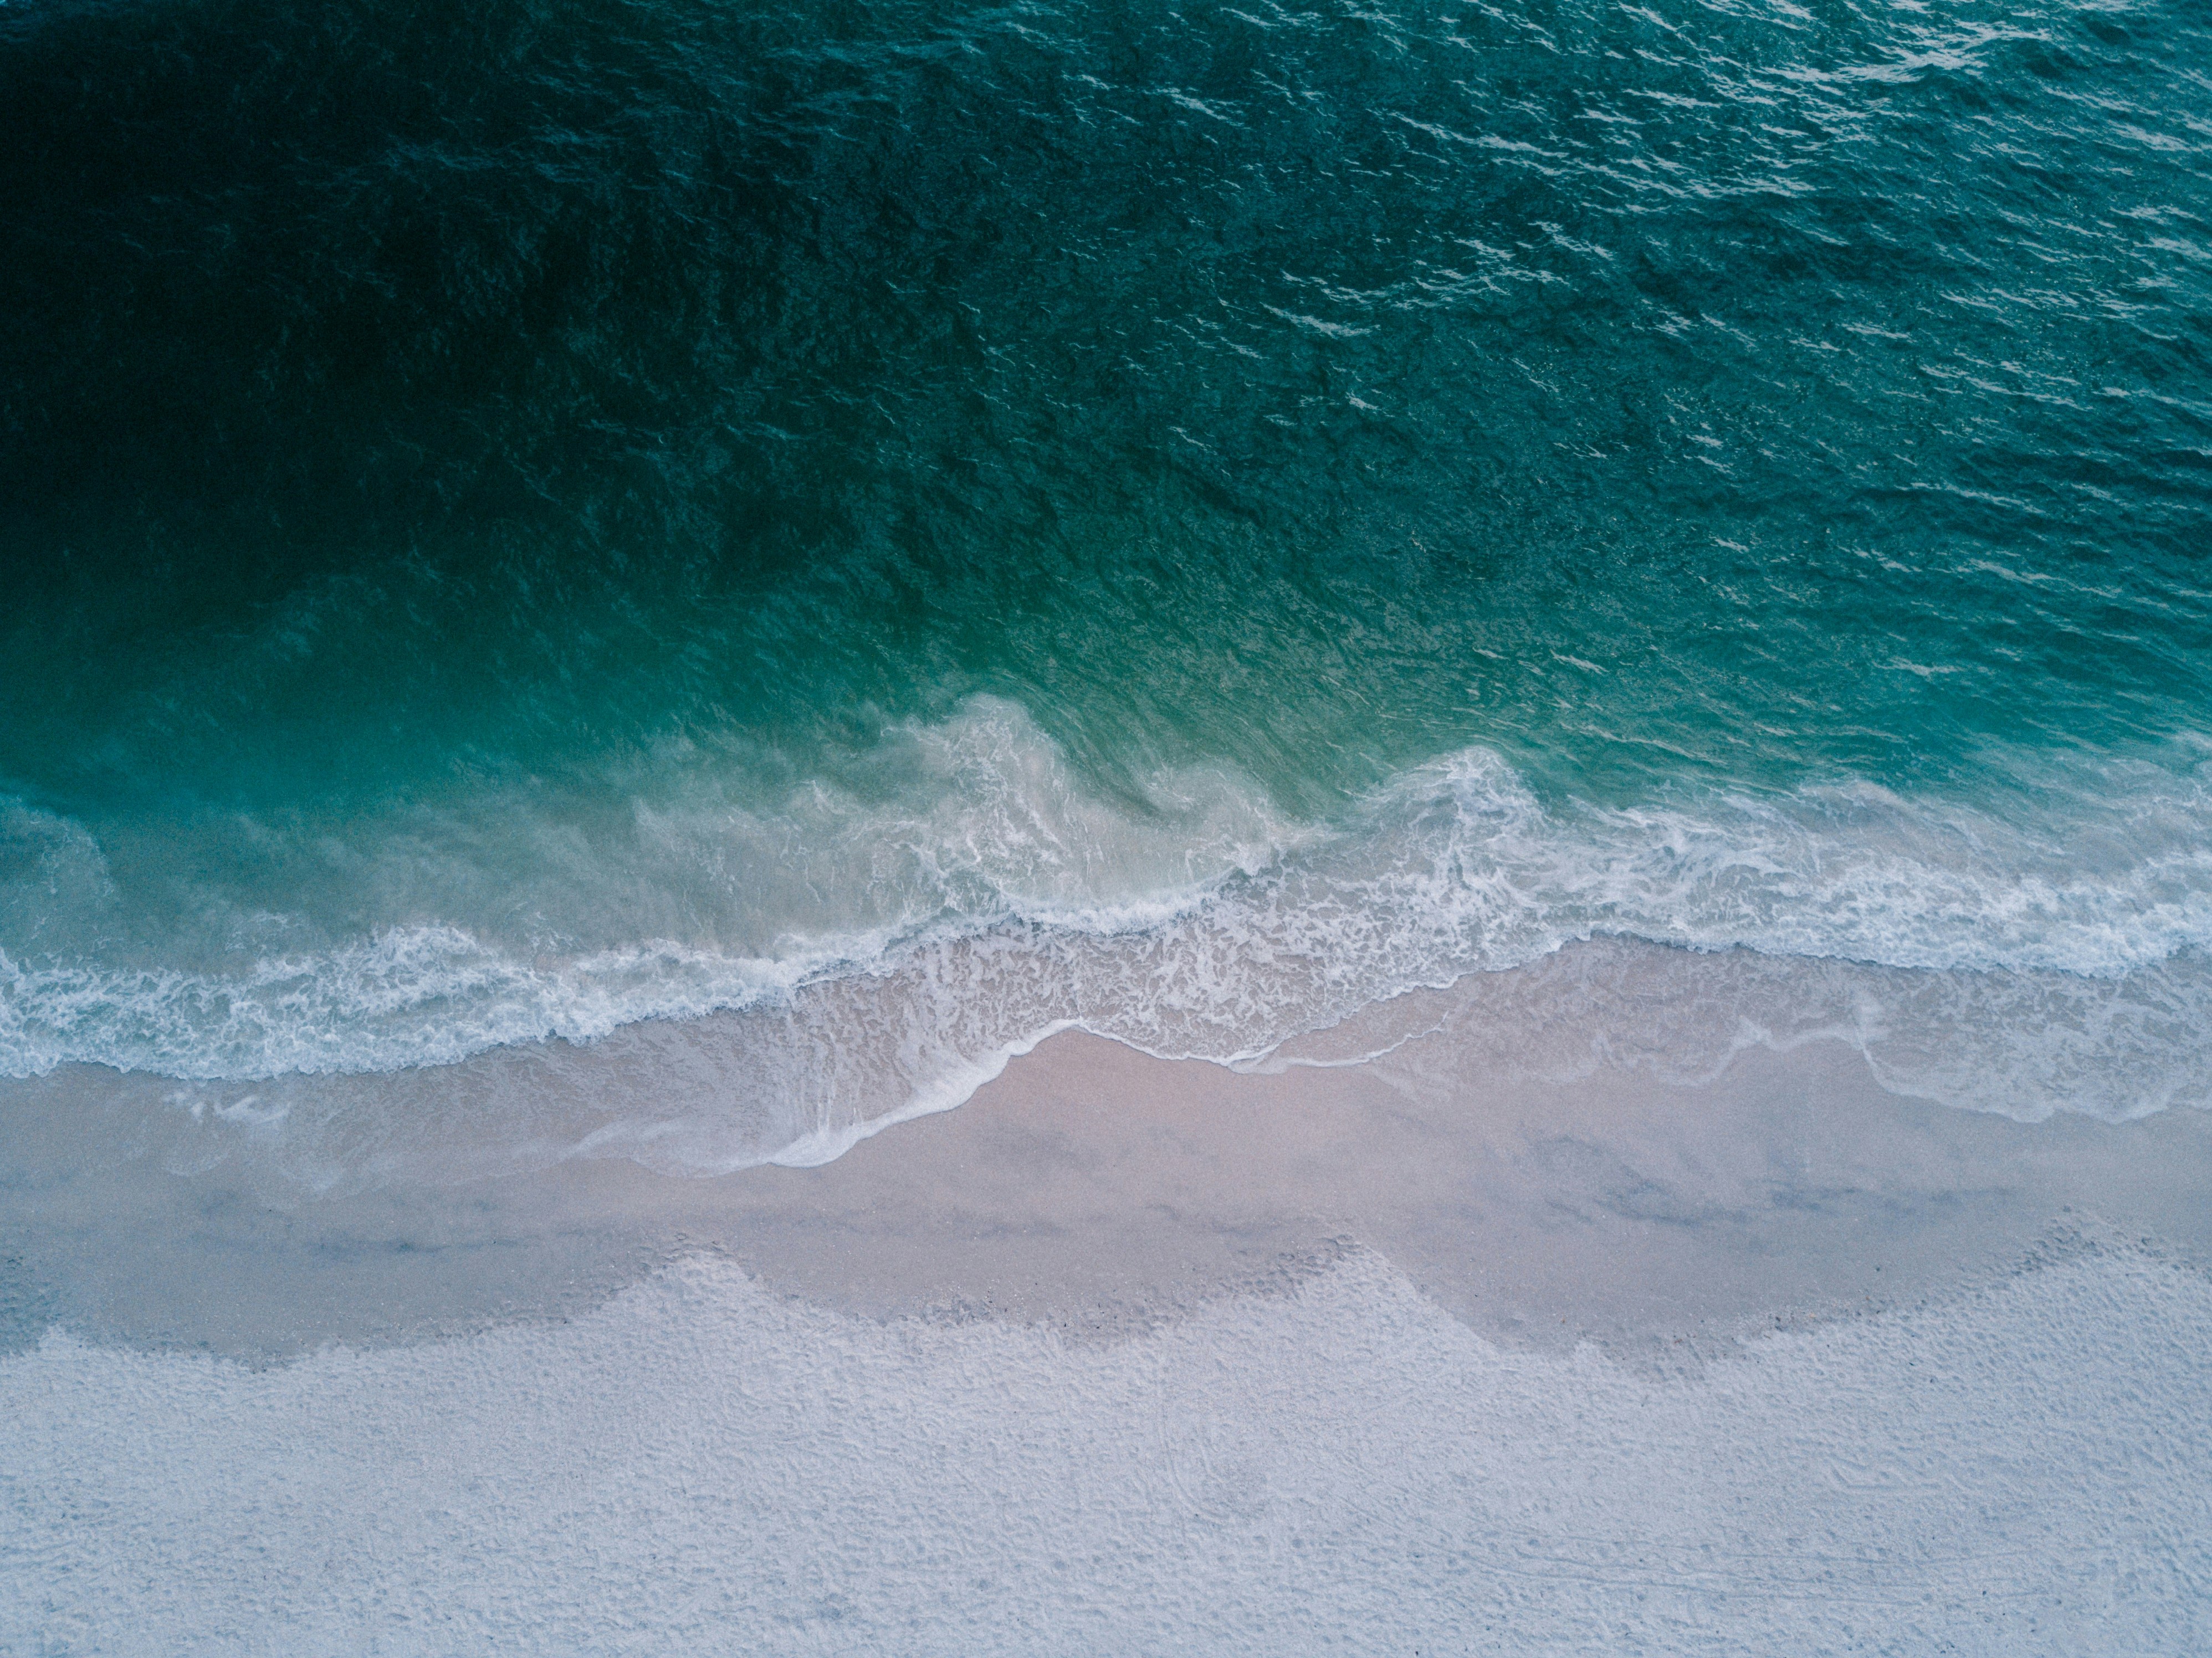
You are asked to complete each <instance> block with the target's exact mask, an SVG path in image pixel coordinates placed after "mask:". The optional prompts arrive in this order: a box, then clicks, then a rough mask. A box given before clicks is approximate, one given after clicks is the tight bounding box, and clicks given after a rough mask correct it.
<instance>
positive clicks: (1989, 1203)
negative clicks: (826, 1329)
mask: <svg viewBox="0 0 2212 1658" xmlns="http://www.w3.org/2000/svg"><path fill="white" fill-rule="evenodd" d="M1406 1058H1407V1055H1406V1054H1405V1053H1403V1052H1401V1053H1400V1054H1397V1055H1395V1056H1393V1057H1392V1059H1391V1060H1390V1061H1389V1062H1388V1063H1384V1064H1377V1065H1369V1066H1302V1065H1294V1066H1289V1067H1287V1068H1285V1069H1283V1070H1281V1071H1279V1072H1277V1073H1275V1074H1272V1075H1254V1074H1240V1073H1238V1072H1231V1071H1230V1070H1227V1069H1225V1068H1223V1067H1221V1066H1214V1065H1211V1064H1207V1063H1205V1062H1201V1061H1165V1060H1156V1059H1152V1058H1149V1057H1147V1056H1146V1055H1143V1054H1137V1053H1135V1052H1133V1051H1132V1050H1130V1049H1128V1048H1122V1047H1121V1046H1118V1045H1116V1044H1115V1043H1112V1042H1106V1041H1103V1040H1102V1039H1100V1038H1097V1037H1094V1036H1090V1035H1084V1034H1081V1033H1079V1032H1067V1033H1064V1034H1062V1035H1058V1036H1055V1037H1053V1038H1051V1039H1049V1040H1048V1041H1047V1042H1044V1043H1043V1044H1042V1046H1040V1047H1039V1048H1037V1049H1036V1050H1035V1051H1034V1052H1032V1053H1031V1054H1027V1055H1024V1056H1023V1057H1021V1058H1018V1059H1016V1060H1013V1061H1012V1063H1011V1064H1010V1065H1009V1066H1007V1068H1006V1071H1005V1072H1004V1073H1003V1074H1002V1075H1001V1076H1000V1077H999V1078H998V1079H997V1080H995V1081H994V1082H992V1083H990V1084H987V1085H986V1086H985V1087H984V1088H983V1089H982V1090H981V1091H979V1092H978V1093H977V1094H976V1095H975V1097H974V1098H972V1099H971V1100H970V1101H969V1102H968V1103H967V1104H966V1105H964V1106H963V1107H962V1108H959V1109H957V1110H956V1111H951V1112H948V1113H945V1114H938V1115H933V1116H928V1117H924V1118H921V1119H917V1120H915V1121H909V1122H906V1123H902V1124H899V1125H896V1126H895V1127H891V1128H890V1129H888V1130H886V1131H884V1133H879V1134H878V1135H877V1136H875V1137H874V1138H872V1139H867V1140H865V1141H863V1142H861V1143H860V1145H856V1146H855V1147H854V1149H853V1150H852V1151H848V1153H847V1154H846V1155H845V1156H844V1157H841V1158H839V1159H837V1160H836V1161H835V1162H832V1163H828V1164H825V1165H823V1166H821V1167H818V1168H811V1169H787V1168H778V1167H763V1168H756V1169H745V1170H742V1171H739V1172H738V1173H735V1174H732V1175H722V1176H717V1177H712V1178H686V1177H678V1176H671V1175H660V1174H655V1173H653V1172H651V1171H649V1170H647V1169H642V1168H640V1167H638V1166H637V1165H635V1164H634V1163H629V1162H628V1161H625V1160H621V1159H612V1158H606V1159H592V1158H580V1159H572V1160H570V1161H568V1162H565V1163H560V1164H557V1165H556V1166H554V1167H551V1168H549V1169H540V1170H537V1171H535V1172H532V1173H528V1174H523V1175H513V1176H507V1177H502V1178H498V1179H478V1180H472V1181H461V1182H458V1183H455V1184H453V1185H447V1186H439V1185H430V1184H425V1183H422V1182H413V1183H405V1184H398V1185H393V1186H388V1187H379V1188H373V1189H370V1190H368V1191H365V1192H359V1193H354V1194H352V1195H349V1196H344V1197H338V1198H332V1199H313V1198H312V1197H303V1196H301V1195H299V1194H296V1193H290V1194H288V1193H283V1192H282V1191H281V1190H279V1191H278V1192H276V1193H275V1194H274V1195H272V1193H271V1192H270V1189H269V1188H268V1187H266V1185H265V1183H260V1184H257V1183H256V1182H255V1181H254V1180H253V1179H252V1166H251V1164H250V1163H246V1162H244V1161H242V1160H233V1161H232V1162H229V1163H222V1164H218V1165H216V1166H215V1167H213V1168H208V1169H200V1170H198V1171H197V1172H193V1173H187V1174H176V1173H173V1172H170V1170H171V1169H172V1167H173V1164H174V1159H173V1158H171V1157H167V1155H166V1153H167V1150H168V1147H167V1143H166V1142H165V1139H164V1135H165V1134H174V1133H178V1132H180V1129H181V1125H180V1123H179V1121H178V1116H177V1114H176V1113H175V1112H174V1111H173V1110H172V1109H169V1108H166V1107H163V1106H161V1104H160V1103H159V1102H156V1101H151V1100H149V1099H146V1098H144V1097H143V1096H142V1097H136V1098H133V1097H127V1096H123V1097H118V1096H110V1097H108V1098H107V1099H106V1102H105V1103H100V1102H98V1101H97V1099H96V1098H95V1099H92V1100H84V1101H80V1102H79V1108H77V1109H76V1110H75V1111H74V1112H71V1113H64V1112H58V1111H56V1110H55V1109H54V1108H53V1101H52V1096H51V1095H50V1094H49V1095H46V1096H40V1097H38V1098H36V1099H34V1100H29V1101H26V1100H24V1099H22V1098H21V1096H15V1097H14V1103H15V1110H14V1112H13V1114H12V1116H11V1117H10V1119H9V1121H7V1122H6V1124H5V1129H4V1133H0V1167H3V1168H4V1171H5V1172H4V1179H5V1187H4V1191H5V1199H4V1203H0V1261H4V1263H5V1272H6V1274H7V1277H6V1284H5V1291H4V1302H3V1303H0V1318H4V1324H0V1332H4V1336H5V1339H7V1341H8V1342H9V1344H10V1345H15V1346H18V1347H20V1346H21V1345H25V1344H27V1343H28V1342H32V1341H35V1340H36V1339H38V1336H39V1334H40V1332H41V1331H42V1330H43V1329H44V1328H45V1327H46V1326H47V1325H48V1324H50V1323H53V1322H59V1323H60V1324H62V1325H64V1326H65V1327H68V1328H69V1329H70V1330H71V1331H73V1332H75V1333H77V1334H79V1335H80V1336H82V1338H84V1339H88V1340H92V1341H94V1342H100V1343H122V1344H127V1345H151V1346H159V1347H183V1348H191V1349H206V1350H209V1351H216V1352H221V1353H225V1354H229V1355H233V1356H236V1357H245V1358H248V1359H253V1360H258V1361H264V1362H265V1361H268V1360H274V1359H281V1358H283V1357H287V1356H289V1355H294V1354H297V1353H300V1352H302V1351H309V1350H311V1349H313V1348H314V1347H316V1346H318V1345H324V1344H326V1343H329V1342H333V1341H340V1342H346V1343H349V1344H355V1345H359V1344H363V1343H369V1344H380V1343H390V1342H395V1341H406V1340H411V1339H423V1338H427V1337H430V1336H436V1335H446V1334H452V1333H457V1332H465V1331H468V1330H472V1329H478V1328H483V1327H487V1326H489V1325H492V1324H496V1323H499V1322H502V1321H513V1320H518V1319H520V1320H543V1319H548V1318H562V1317H568V1316H573V1315H575V1314H577V1313H578V1312H580V1311H581V1310H583V1309H587V1308H589V1307H591V1306H592V1305H594V1304H596V1303H598V1302H599V1301H601V1300H603V1299H604V1298H605V1297H606V1296H608V1295H610V1294H611V1293H613V1292H614V1291H617V1290H618V1289H620V1288H621V1287H622V1286H623V1285H624V1284H629V1283H633V1282H635V1281H636V1280H637V1279H638V1278H640V1277H641V1275H643V1274H644V1273H646V1272H650V1271H652V1270H653V1268H654V1267H656V1266H659V1265H660V1264H663V1263H665V1262H667V1261H669V1260H673V1259H676V1258H678V1257H680V1256H682V1255H684V1254H694V1253H699V1252H708V1253H712V1254H719V1255H721V1256H723V1257H726V1259H727V1260H731V1261H732V1262H733V1263H734V1264H736V1265H737V1266H739V1267H740V1268H742V1269H743V1271H744V1272H745V1273H747V1274H748V1275H749V1276H750V1278H753V1279H754V1280H755V1281H757V1283H759V1284H762V1285H763V1286H764V1287H765V1288H767V1289H769V1290H770V1291H774V1292H776V1293H782V1294H790V1295H795V1296H799V1297H805V1298H806V1299H807V1300H809V1301H811V1302H813V1303H817V1304H819V1305H821V1306H823V1307H825V1308H829V1309H836V1310H838V1311H841V1312H855V1313H860V1314H864V1315H868V1316H872V1317H877V1318H890V1317H897V1316H902V1315H930V1316H936V1317H945V1316H951V1317H994V1318H1003V1319H1011V1320H1015V1321H1042V1322H1047V1323H1050V1324H1053V1325H1054V1326H1057V1327H1060V1328H1063V1329H1065V1330H1067V1331H1070V1332H1080V1333H1085V1335H1086V1336H1088V1337H1089V1338H1091V1339H1113V1338H1114V1337H1115V1336H1116V1335H1119V1334H1124V1333H1133V1332H1137V1331H1141V1330H1145V1329H1150V1328H1152V1327H1157V1326H1158V1324H1160V1323H1161V1322H1162V1321H1166V1320H1171V1319H1173V1318H1175V1317H1176V1316H1179V1315H1182V1313H1183V1312H1184V1311H1186V1310H1187V1309H1189V1308H1190V1307H1192V1306H1194V1305H1196V1304H1198V1303H1202V1302H1204V1301H1205V1300H1206V1299H1208V1298H1209V1297H1216V1296H1219V1295H1222V1294H1225V1293H1232V1292H1236V1291H1243V1290H1248V1289H1254V1288H1259V1287H1263V1286H1271V1285H1272V1286H1275V1287H1281V1286H1283V1285H1285V1284H1290V1283H1293V1282H1295V1281H1296V1280H1297V1278H1299V1276H1300V1275H1301V1274H1303V1273H1304V1272H1310V1271H1311V1270H1313V1269H1314V1268H1315V1267H1316V1266H1320V1265H1322V1264H1326V1263H1327V1262H1329V1261H1331V1260H1335V1259H1337V1258H1338V1257H1339V1256H1340V1255H1341V1254H1343V1253H1344V1252H1345V1251H1346V1249H1348V1248H1364V1249H1367V1250H1371V1251H1373V1252H1375V1253H1376V1254H1378V1255H1379V1256H1381V1257H1382V1258H1383V1259H1384V1260H1387V1261H1389V1263H1390V1264H1391V1266H1392V1267H1393V1268H1394V1269H1395V1270H1396V1271H1398V1272H1401V1273H1402V1274H1404V1275H1405V1277H1406V1278H1407V1279H1408V1280H1409V1281H1410V1282H1411V1283H1412V1284H1413V1285H1414V1286H1415V1287H1416V1288H1417V1290H1418V1291H1419V1293H1421V1294H1422V1295H1424V1296H1425V1297H1429V1298H1430V1299H1431V1300H1433V1301H1434V1302H1435V1303H1437V1305H1438V1306H1439V1307H1441V1308H1443V1309H1445V1310H1446V1311H1448V1312H1449V1314H1451V1315H1453V1316H1455V1317H1456V1318H1458V1319H1460V1320H1462V1321H1464V1322H1466V1323H1467V1324H1468V1325H1469V1326H1470V1327H1472V1328H1474V1330H1475V1331H1477V1332H1479V1333H1481V1334H1483V1335H1484V1336H1486V1337H1487V1338H1490V1339H1498V1340H1504V1341H1508V1342H1514V1343H1524V1344H1533V1345H1536V1346H1539V1347H1544V1348H1552V1349H1559V1348H1567V1347H1571V1346H1573V1345H1576V1344H1577V1343H1580V1342H1583V1341H1586V1340H1587V1341H1595V1342H1596V1343H1598V1344H1599V1345H1601V1347H1602V1348H1603V1349H1604V1350H1606V1351H1608V1352H1611V1353H1613V1354H1615V1355H1616V1356H1620V1357H1628V1356H1630V1355H1632V1354H1638V1355H1642V1356H1644V1357H1647V1358H1656V1357H1661V1356H1662V1355H1665V1354H1668V1353H1673V1352H1677V1351H1683V1352H1696V1353H1711V1352H1713V1351H1721V1350H1723V1349H1724V1348H1726V1347H1727V1346H1728V1345H1729V1344H1731V1343H1733V1342H1735V1341H1736V1340H1737V1339H1740V1338H1741V1337H1742V1336H1744V1335H1745V1334H1747V1333H1751V1332H1753V1331H1757V1330H1760V1329H1767V1328H1772V1327H1777V1326H1781V1325H1789V1324H1792V1323H1800V1324H1802V1323H1803V1322H1806V1321H1818V1320H1820V1319H1824V1318H1828V1317H1832V1316H1836V1315H1845V1314H1854V1313H1863V1312H1865V1311H1867V1310H1869V1309H1879V1308H1884V1307H1891V1306H1896V1305H1899V1304H1902V1303H1907V1302H1911V1301H1915V1300H1919V1299H1925V1298H1927V1297H1942V1296H1943V1295H1946V1294H1949V1293H1953V1292H1954V1291H1958V1290H1959V1289H1960V1288H1962V1287H1964V1286H1968V1285H1972V1284H1978V1283H1983V1282H1986V1281H1988V1280H1990V1279H1991V1278H1995V1277H1999V1276H2002V1275H2003V1274H2005V1273H2007V1272H2012V1271H2014V1270H2016V1269H2018V1268H2019V1267H2021V1266H2023V1265H2024V1264H2027V1263H2028V1262H2030V1261H2032V1260H2037V1259H2040V1258H2043V1257H2045V1256H2048V1255H2049V1254H2051V1253H2052V1252H2053V1251H2062V1252H2063V1251H2065V1250H2068V1249H2071V1248H2079V1247H2081V1246H2082V1245H2083V1243H2084V1242H2085V1241H2093V1242H2113V1241H2125V1242H2130V1244H2132V1245H2134V1246H2136V1247H2138V1248H2148V1249H2150V1250H2153V1251H2154V1252H2157V1253H2159V1254H2164V1255H2167V1256H2170V1257H2172V1259H2174V1260H2178V1261H2181V1262H2184V1263H2186V1264H2188V1265H2190V1266H2193V1267H2197V1268H2199V1269H2201V1268H2203V1267H2204V1266H2206V1265H2207V1264H2208V1262H2212V1201H2208V1198H2212V1114H2205V1113H2201V1112H2197V1111H2191V1110H2179V1111H2169V1112H2166V1113H2162V1114H2157V1115H2154V1116H2152V1117H2149V1118H2147V1119H2144V1120H2142V1121H2136V1122H2133V1123H2126V1124H2111V1123H2104V1122H2098V1121H2090V1120H2087V1119H2083V1118H2080V1117H2075V1116H2069V1115H2066V1114H2060V1115H2058V1116H2056V1117H2053V1118H2051V1119H2049V1120H2047V1121H2044V1122H2041V1123H2032V1124H2031V1123H2021V1122H2015V1121H2011V1120H2009V1119H2006V1118H2002V1117H1998V1116H1994V1115H1989V1114H1979V1113H1973V1112H1966V1111H1960V1110H1956V1109H1953V1108H1946V1107H1942V1106H1937V1105H1933V1104H1929V1103H1928V1102H1922V1101H1917V1100H1911V1099H1905V1098H1900V1097H1898V1096H1893V1095H1891V1094H1888V1093H1886V1092H1885V1091H1884V1090H1881V1088H1880V1087H1878V1086H1877V1085H1875V1083H1874V1082H1873V1081H1872V1079H1871V1078H1870V1077H1869V1074H1868V1072H1867V1069H1866V1067H1865V1066H1864V1064H1863V1062H1862V1061H1861V1060H1860V1059H1859V1058H1858V1056H1857V1054H1853V1053H1852V1052H1850V1050H1849V1049H1848V1048H1844V1047H1843V1046H1842V1045H1840V1044H1838V1043H1832V1042H1808V1043H1806V1044H1804V1045H1802V1046H1800V1047H1798V1048H1795V1049H1793V1050H1791V1051H1789V1052H1786V1053H1774V1052H1770V1051H1764V1050H1753V1051H1751V1052H1748V1053H1746V1054H1741V1055H1740V1056H1738V1057H1737V1058H1736V1059H1735V1060H1734V1062H1733V1063H1731V1064H1730V1065H1729V1066H1728V1067H1727V1069H1726V1070H1725V1071H1724V1072H1723V1073H1722V1074H1721V1075H1720V1076H1719V1077H1718V1078H1716V1079H1714V1080H1713V1081H1711V1082H1709V1083H1705V1084H1697V1085H1685V1084H1674V1085H1668V1084H1660V1083H1656V1082H1654V1081H1652V1080H1650V1078H1646V1077H1643V1076H1639V1075H1633V1074H1628V1075H1624V1074H1620V1073H1601V1074H1597V1075H1595V1076H1591V1077H1588V1078H1581V1079H1577V1080H1572V1081H1567V1082H1550V1083H1547V1082H1535V1081H1529V1080H1527V1079H1512V1078H1498V1077H1483V1076H1480V1075H1477V1076H1471V1077H1466V1078H1460V1079H1457V1080H1456V1081H1455V1084H1454V1085H1453V1086H1452V1087H1451V1088H1450V1089H1449V1090H1437V1088H1435V1087H1433V1086H1424V1085H1409V1084H1407V1080H1406V1077H1407V1066H1406V1063H1405V1062H1406ZM84 1080H86V1081H87V1082H88V1083H89V1084H93V1085H95V1086H96V1085H97V1084H100V1082H102V1081H103V1080H104V1078H103V1077H102V1075H101V1074H100V1073H90V1074H89V1075H88V1078H86V1079H84Z"/></svg>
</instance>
